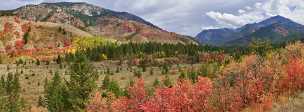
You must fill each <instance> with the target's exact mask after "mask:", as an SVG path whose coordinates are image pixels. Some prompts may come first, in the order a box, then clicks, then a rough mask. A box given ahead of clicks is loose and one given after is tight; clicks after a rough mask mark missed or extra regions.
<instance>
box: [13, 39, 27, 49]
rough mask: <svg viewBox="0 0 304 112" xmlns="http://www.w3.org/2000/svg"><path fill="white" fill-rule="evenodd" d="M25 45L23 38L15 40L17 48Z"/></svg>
mask: <svg viewBox="0 0 304 112" xmlns="http://www.w3.org/2000/svg"><path fill="white" fill-rule="evenodd" d="M24 45H25V43H24V40H22V39H18V40H16V41H15V47H16V49H22V48H23V46H24Z"/></svg>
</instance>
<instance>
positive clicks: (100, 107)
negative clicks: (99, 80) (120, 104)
mask: <svg viewBox="0 0 304 112" xmlns="http://www.w3.org/2000/svg"><path fill="white" fill-rule="evenodd" d="M108 109H109V107H108V106H107V103H106V101H104V100H103V98H102V96H101V94H100V93H99V92H97V93H96V94H95V95H94V96H93V98H91V100H90V102H89V105H87V107H86V111H87V112H110V111H109V110H108Z"/></svg>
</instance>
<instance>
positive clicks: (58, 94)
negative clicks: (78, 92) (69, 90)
mask: <svg viewBox="0 0 304 112" xmlns="http://www.w3.org/2000/svg"><path fill="white" fill-rule="evenodd" d="M65 89H66V88H65V85H64V83H63V81H62V79H61V78H60V76H59V74H58V72H56V73H55V75H54V77H53V79H52V80H51V82H49V83H48V82H46V86H45V93H46V95H45V99H46V101H45V103H46V106H47V109H48V111H49V112H63V111H64V110H65V103H66V99H65V97H64V96H65V95H64V94H65V92H66V91H65Z"/></svg>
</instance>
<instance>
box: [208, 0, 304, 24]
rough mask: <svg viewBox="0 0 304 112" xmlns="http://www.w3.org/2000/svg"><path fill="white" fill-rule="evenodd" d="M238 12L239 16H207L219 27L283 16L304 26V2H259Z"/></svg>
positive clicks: (297, 0)
mask: <svg viewBox="0 0 304 112" xmlns="http://www.w3.org/2000/svg"><path fill="white" fill-rule="evenodd" d="M245 10H246V12H245ZM238 12H239V13H238V14H231V13H223V12H219V11H210V12H207V13H206V15H207V16H209V17H210V18H212V19H214V20H215V21H216V22H217V24H216V25H217V26H218V25H220V26H221V27H230V28H236V27H240V26H242V25H245V24H248V23H253V22H259V21H262V20H264V19H266V18H269V17H271V16H275V15H281V16H284V17H287V18H290V19H292V20H294V21H296V22H298V23H301V24H304V16H303V14H304V0H266V1H264V2H257V3H255V4H254V5H253V6H246V7H244V8H242V9H239V11H238Z"/></svg>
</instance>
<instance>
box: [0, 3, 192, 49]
mask: <svg viewBox="0 0 304 112" xmlns="http://www.w3.org/2000/svg"><path fill="white" fill-rule="evenodd" d="M0 16H17V17H20V18H21V19H24V20H28V21H35V22H52V23H60V24H70V25H73V26H75V27H77V28H79V29H81V30H83V31H86V32H88V33H91V34H92V35H95V36H104V37H109V38H113V39H115V40H119V41H131V42H161V43H184V44H187V43H196V41H194V39H192V38H189V37H188V36H185V35H179V34H176V33H173V32H168V31H166V30H163V29H161V28H159V27H158V26H156V25H154V24H152V23H150V22H148V21H146V20H144V19H142V18H141V17H138V16H136V15H133V14H131V13H128V12H118V11H113V10H110V9H106V8H102V7H99V6H95V5H92V4H89V3H86V2H56V3H41V4H37V5H26V6H22V7H19V8H17V9H13V10H5V11H0Z"/></svg>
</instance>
